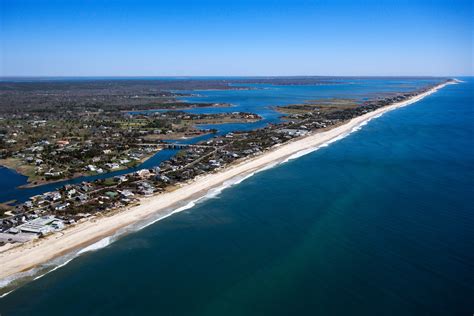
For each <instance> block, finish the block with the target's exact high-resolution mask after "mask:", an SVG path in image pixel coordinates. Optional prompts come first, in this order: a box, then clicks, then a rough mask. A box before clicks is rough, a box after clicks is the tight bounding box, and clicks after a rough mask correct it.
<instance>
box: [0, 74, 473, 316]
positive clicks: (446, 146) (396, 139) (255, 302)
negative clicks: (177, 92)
mask: <svg viewBox="0 0 474 316" xmlns="http://www.w3.org/2000/svg"><path fill="white" fill-rule="evenodd" d="M463 80H464V81H465V82H464V83H461V84H457V85H449V86H447V87H445V88H444V89H442V90H440V91H438V92H437V93H435V94H433V95H431V96H429V97H427V98H425V99H423V100H422V101H420V102H417V103H415V104H413V105H410V106H407V107H404V108H401V109H397V110H395V111H391V112H388V113H386V114H384V115H383V116H381V117H379V118H377V119H374V120H371V121H370V122H368V123H367V124H366V125H365V126H363V127H361V128H360V129H359V130H358V131H355V132H354V133H352V134H350V135H348V136H347V137H345V138H343V139H340V140H338V141H337V142H334V143H331V144H329V145H328V146H325V147H322V148H320V149H319V150H316V151H314V152H311V153H308V154H307V155H304V156H301V157H299V158H298V159H293V160H290V161H288V162H286V163H283V164H281V165H278V166H275V167H273V168H270V169H268V170H265V171H262V172H259V173H257V174H255V175H254V176H252V177H249V178H247V179H245V180H244V181H242V182H241V183H239V184H237V185H234V186H231V187H229V188H227V189H225V190H223V191H222V192H220V193H219V194H217V195H213V196H212V197H210V198H208V199H205V200H202V201H200V202H198V203H196V205H194V207H191V208H188V209H186V210H184V211H182V212H180V213H177V214H174V215H173V216H170V217H168V218H166V219H163V220H161V221H158V222H156V223H153V224H151V225H149V226H147V227H145V228H143V229H141V230H139V231H137V232H133V233H130V234H127V235H125V236H122V237H121V238H119V239H118V240H116V241H115V242H113V243H110V244H109V243H108V242H107V240H105V241H104V242H103V244H101V245H96V246H97V247H96V248H99V249H97V250H96V251H89V252H85V253H83V254H82V255H81V256H79V257H77V258H75V259H74V260H72V261H70V262H69V263H68V264H66V265H64V266H62V267H60V268H59V269H57V270H55V271H53V272H51V273H49V274H46V275H44V276H43V277H41V278H39V279H37V280H34V281H32V282H29V283H27V284H24V285H23V286H21V287H19V288H18V289H16V290H15V291H13V292H11V293H10V294H8V295H6V296H4V297H3V298H1V299H0V313H1V314H2V315H64V314H67V315H105V314H107V315H109V314H114V315H135V314H157V315H346V314H351V315H471V314H472V313H473V312H474V139H473V137H474V95H473V93H474V78H463ZM368 84H370V82H369V83H368ZM380 86H381V87H385V86H386V85H384V84H383V83H381V84H380ZM281 89H283V87H282V88H281ZM293 89H294V88H293ZM297 89H310V88H308V87H299V88H297ZM318 89H321V91H325V92H324V93H327V95H333V93H334V91H332V92H331V91H327V90H332V89H335V90H338V89H339V90H338V91H341V89H346V88H344V87H339V88H338V87H324V86H321V87H320V88H318ZM324 89H326V90H324ZM347 89H350V87H348V88H347ZM381 89H382V88H381ZM387 89H389V88H387ZM254 91H256V90H248V91H233V92H232V91H226V92H219V95H217V94H216V93H215V92H214V93H213V92H211V91H208V92H205V91H203V92H201V93H202V94H203V96H202V97H200V98H201V99H204V100H205V101H207V100H209V99H219V100H225V99H226V98H225V96H224V97H222V96H221V95H220V94H226V93H227V94H229V95H230V96H231V97H233V98H239V97H240V96H242V95H243V96H244V97H247V98H249V100H250V101H249V102H250V103H251V102H256V101H252V99H251V98H252V96H248V94H252V93H256V92H254ZM287 91H288V90H287ZM357 91H360V90H357ZM268 93H269V94H271V91H269V92H268ZM321 93H322V92H321ZM321 93H320V94H321ZM354 93H355V92H354ZM206 94H209V95H206ZM246 94H247V95H246ZM320 94H318V95H320ZM318 95H316V94H315V96H316V97H317V96H318ZM344 95H347V94H344ZM363 95H367V93H363ZM276 99H277V97H275V100H276ZM306 99H308V96H306ZM228 100H229V99H228ZM259 102H261V101H259ZM265 102H266V103H268V100H266V101H265ZM285 102H286V101H285ZM235 103H236V104H241V106H244V105H245V104H249V103H239V102H235ZM242 104H244V105H242ZM268 104H270V105H271V103H268ZM237 108H238V106H237ZM262 111H266V109H265V110H262ZM270 119H271V116H270ZM102 246H103V247H102Z"/></svg>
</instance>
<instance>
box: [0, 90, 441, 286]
mask: <svg viewBox="0 0 474 316" xmlns="http://www.w3.org/2000/svg"><path fill="white" fill-rule="evenodd" d="M448 84H450V83H442V84H440V85H437V86H436V87H433V88H432V89H430V90H428V91H426V92H424V93H422V94H419V95H417V96H415V97H413V98H411V99H409V100H406V101H403V102H399V103H394V104H392V105H388V106H385V107H382V108H379V109H377V110H375V111H372V112H368V113H366V114H364V115H361V116H358V117H355V118H353V119H352V120H350V121H348V122H346V123H344V124H342V125H339V126H337V127H334V128H332V129H330V130H327V131H322V132H313V133H311V134H309V135H307V136H304V137H302V138H298V139H295V140H293V141H290V142H288V143H286V144H282V145H280V146H278V147H274V148H272V149H270V150H267V151H265V152H263V153H261V154H259V155H257V156H254V157H250V158H247V159H245V160H243V161H240V162H236V163H234V164H231V165H229V166H227V167H226V168H223V169H221V170H219V171H217V172H215V173H210V174H207V175H203V176H200V177H197V178H196V179H194V180H192V181H190V182H189V183H185V184H182V185H180V186H179V187H178V188H177V189H176V190H174V191H171V192H167V193H162V194H159V195H156V196H152V197H147V198H142V199H141V200H140V205H138V206H133V207H128V208H125V209H123V210H121V211H119V212H117V213H114V214H112V215H104V216H103V217H96V218H94V219H93V220H89V221H85V222H82V223H78V224H76V225H74V226H72V227H69V228H67V229H65V230H63V231H61V232H58V233H55V234H53V235H49V236H47V237H45V238H42V239H39V240H35V241H31V242H28V243H25V244H20V245H18V246H14V247H9V249H4V251H2V252H0V264H1V265H2V269H1V271H0V280H4V279H7V278H8V279H10V278H15V276H17V275H18V276H20V277H21V276H22V275H19V274H24V273H25V272H26V271H29V270H31V269H33V268H35V267H37V266H39V265H41V264H44V263H46V262H49V261H51V260H53V259H55V258H58V257H61V256H64V255H66V254H68V253H72V252H74V251H76V252H75V254H80V253H83V252H86V251H87V250H86V249H84V247H88V248H89V247H90V246H91V245H93V244H95V243H97V242H98V241H101V240H103V239H104V238H108V237H111V236H115V235H116V234H117V232H119V231H120V230H123V229H126V228H127V227H130V226H132V225H134V224H138V223H141V222H144V221H145V220H147V219H151V217H153V221H152V222H151V223H154V222H156V221H158V220H161V219H164V218H166V217H168V216H171V215H172V214H174V213H177V212H180V211H182V210H184V209H188V208H190V207H192V206H193V205H194V203H195V202H196V201H199V200H201V199H203V198H205V197H206V195H208V194H209V193H210V191H212V190H217V192H219V191H220V190H222V189H224V188H226V187H228V186H230V185H232V184H237V183H239V182H241V181H243V180H244V179H245V178H247V177H249V176H251V175H252V174H254V173H255V172H258V171H262V170H265V169H267V168H270V167H272V166H275V165H277V164H280V163H282V162H286V161H288V160H290V159H293V158H297V157H299V156H302V155H303V154H306V153H309V152H311V151H314V150H317V149H318V148H319V147H321V146H323V145H325V144H327V143H330V142H333V141H336V140H338V139H340V138H342V137H344V136H346V135H348V134H350V133H351V132H353V131H355V130H357V129H358V128H359V127H360V126H361V125H364V124H365V123H366V122H367V121H369V120H371V119H373V118H376V117H378V116H380V115H382V114H384V113H386V112H388V111H391V110H394V109H397V108H400V107H403V106H406V105H409V104H412V103H415V102H417V101H419V100H422V99H423V98H425V97H426V96H428V95H431V94H433V93H435V92H436V91H438V90H439V89H441V88H443V87H445V86H446V85H448ZM232 180H234V181H235V182H234V183H230V182H232ZM226 183H230V184H226ZM188 206H189V207H188ZM151 223H148V224H146V225H144V226H145V227H146V226H148V225H150V224H151ZM142 228H143V227H142ZM81 248H83V249H82V250H79V249H81ZM15 279H16V278H15ZM8 284H9V282H8V283H7V284H4V285H0V287H2V286H7V285H8Z"/></svg>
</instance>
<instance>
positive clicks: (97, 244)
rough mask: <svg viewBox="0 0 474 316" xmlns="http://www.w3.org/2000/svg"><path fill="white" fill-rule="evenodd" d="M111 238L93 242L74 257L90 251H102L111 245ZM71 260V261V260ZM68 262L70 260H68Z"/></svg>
mask: <svg viewBox="0 0 474 316" xmlns="http://www.w3.org/2000/svg"><path fill="white" fill-rule="evenodd" d="M112 241H113V240H112V236H109V237H105V238H102V239H101V240H99V241H98V242H95V243H93V244H92V245H89V246H87V247H85V248H82V249H81V250H79V251H78V252H77V253H76V255H81V254H83V253H86V252H90V251H96V250H98V249H102V248H105V247H107V246H108V245H110V244H111V243H112ZM71 260H72V259H71ZM69 261H70V260H69Z"/></svg>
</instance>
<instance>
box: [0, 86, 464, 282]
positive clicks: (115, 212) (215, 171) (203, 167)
mask: <svg viewBox="0 0 474 316" xmlns="http://www.w3.org/2000/svg"><path fill="white" fill-rule="evenodd" d="M451 83H455V81H454V80H446V81H443V82H441V83H439V84H436V85H433V86H430V87H426V88H423V89H419V90H417V91H414V92H408V93H401V94H397V95H395V96H390V97H387V98H382V99H377V100H371V101H368V102H366V103H365V104H363V105H361V106H356V107H344V108H343V109H333V110H330V111H319V110H318V107H310V109H308V110H307V111H306V112H305V111H303V112H298V113H296V114H291V115H296V116H293V117H291V115H290V117H289V119H288V120H286V121H285V122H284V123H282V124H277V125H272V126H268V127H265V128H262V129H258V130H254V131H250V132H240V133H239V132H234V133H228V134H226V135H225V136H221V137H215V138H212V139H210V140H207V141H204V142H202V143H198V144H196V145H193V146H187V147H186V148H183V149H184V150H183V151H182V152H181V153H180V154H178V155H177V156H176V157H174V158H172V159H171V160H169V161H167V162H164V163H162V164H161V165H160V167H159V168H156V169H154V170H141V171H140V172H135V173H133V174H131V175H128V176H125V177H122V178H119V179H113V180H110V181H108V182H107V181H106V182H101V183H94V184H90V183H85V184H82V185H81V187H80V188H76V187H68V188H63V189H61V190H60V191H59V192H55V193H51V194H50V195H49V196H48V198H43V197H37V198H36V199H32V200H31V201H29V204H28V205H25V206H24V210H26V211H28V210H33V209H34V210H36V211H37V212H36V213H34V212H31V211H30V212H29V213H28V214H30V215H31V219H30V222H28V221H26V222H24V223H23V224H21V225H19V226H18V225H17V224H18V223H17V224H15V225H13V224H11V225H10V224H8V223H5V220H4V223H3V231H4V233H2V236H3V238H5V236H6V235H7V237H8V235H9V236H11V238H12V240H13V239H15V236H23V237H25V238H26V239H25V240H23V242H22V243H21V241H20V240H17V242H16V243H5V244H4V246H2V247H1V248H0V264H1V266H2V269H1V271H0V279H5V278H9V277H12V276H14V275H16V274H19V273H22V272H25V271H28V270H30V269H32V268H34V267H36V266H38V265H41V264H42V263H45V262H47V261H49V260H52V259H54V258H56V257H59V256H62V255H64V254H67V253H71V252H78V251H79V250H80V249H81V248H84V247H86V246H88V245H91V244H93V243H95V242H97V241H99V240H101V239H103V238H105V237H107V236H111V235H113V234H114V233H116V232H117V231H118V230H120V229H122V228H124V227H127V226H129V225H131V224H134V223H137V222H139V221H145V220H146V219H148V218H150V217H151V216H153V217H154V218H165V217H167V216H170V215H171V214H173V213H174V212H176V211H177V209H178V208H179V207H180V206H183V205H184V204H185V203H187V202H189V201H193V200H196V199H199V198H202V197H203V196H205V195H206V194H207V192H208V191H209V190H211V189H215V188H217V187H220V186H222V185H225V183H226V182H228V181H231V180H233V179H243V178H245V177H247V176H249V175H251V174H253V173H255V172H258V171H259V170H261V169H264V168H266V167H268V166H272V165H274V164H278V163H281V162H284V161H286V160H288V159H291V157H292V156H294V155H298V154H299V153H301V152H307V151H311V150H314V149H317V148H318V147H319V146H321V145H323V144H325V143H328V142H331V141H333V140H336V139H338V138H340V137H343V136H344V135H347V134H349V133H351V131H353V130H354V129H355V128H357V127H358V126H360V125H361V124H363V123H364V122H366V121H368V120H370V119H373V118H375V117H378V116H380V115H382V114H383V113H385V112H387V111H391V110H394V109H396V108H399V107H403V106H406V105H409V104H412V103H414V102H417V101H419V100H421V99H423V98H424V97H426V96H428V95H430V94H432V93H434V92H436V91H437V90H439V89H441V88H443V87H444V86H446V85H447V84H451ZM80 190H83V191H81V192H79V191H80ZM137 192H141V193H143V194H138V193H137ZM94 194H95V195H94ZM84 195H87V196H88V197H87V199H88V201H86V202H85V201H80V198H79V197H81V196H84ZM137 195H139V196H140V197H139V198H137ZM91 197H93V198H92V200H93V201H94V202H93V203H89V202H90V200H91ZM43 201H44V202H43ZM43 204H44V205H48V206H47V207H42V206H41V205H43ZM72 206H74V207H75V211H72V212H71V213H69V215H66V213H64V212H63V211H64V210H68V209H71V208H72ZM92 209H95V210H96V209H98V210H102V211H104V213H92ZM51 210H53V211H54V212H53V211H51ZM178 210H179V209H178ZM105 211H107V212H105ZM33 213H34V214H33ZM32 214H33V215H32ZM54 214H59V215H54ZM22 216H25V215H22ZM55 216H56V217H55ZM59 217H61V218H59ZM16 218H18V217H15V216H13V217H12V219H13V220H16ZM31 221H33V223H31ZM41 221H42V222H41ZM40 222H41V223H40ZM22 225H23V226H24V227H26V229H22ZM35 225H37V226H36V227H40V229H41V228H47V230H46V231H44V232H43V231H40V232H39V235H40V236H41V238H32V239H28V238H27V236H30V234H28V235H27V234H25V232H27V231H28V229H30V228H31V227H33V228H34V226H35ZM64 226H65V227H64ZM30 231H31V229H30ZM20 239H21V238H20Z"/></svg>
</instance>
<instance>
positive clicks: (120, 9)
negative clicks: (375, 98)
mask: <svg viewBox="0 0 474 316" xmlns="http://www.w3.org/2000/svg"><path fill="white" fill-rule="evenodd" d="M473 2H474V1H472V0H467V1H454V0H451V1H416V0H412V1H383V0H382V1H298V0H293V1H291V0H288V1H259V0H254V1H246V0H242V1H230V0H229V1H226V0H221V1H189V0H188V1H185V0H168V1H140V0H135V1H132V0H129V1H113V0H110V1H102V0H94V1H92V0H83V1H76V0H62V1H46V0H44V1H42V0H33V1H23V0H0V3H1V7H0V12H1V13H0V14H1V21H0V22H1V28H0V45H1V47H0V49H1V51H0V54H1V56H0V57H1V64H0V76H195V75H202V76H207V75H209V76H212V75H435V76H436V75H441V76H444V75H458V76H459V75H473V74H474V70H473V22H472V21H473V20H474V15H473Z"/></svg>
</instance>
